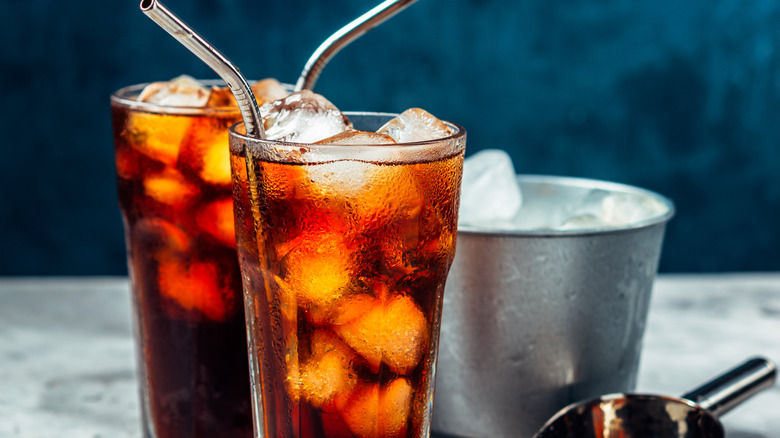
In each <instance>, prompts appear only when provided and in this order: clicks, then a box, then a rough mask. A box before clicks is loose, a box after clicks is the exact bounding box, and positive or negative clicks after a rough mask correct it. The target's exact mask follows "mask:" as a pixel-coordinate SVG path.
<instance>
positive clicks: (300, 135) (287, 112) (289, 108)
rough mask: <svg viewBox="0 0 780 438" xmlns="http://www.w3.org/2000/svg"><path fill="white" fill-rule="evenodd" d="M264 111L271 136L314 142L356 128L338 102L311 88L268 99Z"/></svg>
mask: <svg viewBox="0 0 780 438" xmlns="http://www.w3.org/2000/svg"><path fill="white" fill-rule="evenodd" d="M260 113H261V114H262V116H263V125H264V126H265V135H266V138H267V139H269V140H280V141H287V142H295V143H314V142H316V141H318V140H322V139H325V138H328V137H331V136H333V135H336V134H339V133H341V132H344V131H347V130H349V129H351V128H352V124H351V123H350V122H349V120H348V119H347V117H346V116H344V114H342V113H341V111H339V110H338V108H336V106H335V105H333V104H332V103H330V101H328V100H327V99H325V98H324V97H323V96H321V95H319V94H315V93H313V92H312V91H310V90H302V91H298V92H295V93H292V94H290V95H288V96H287V97H285V98H284V99H280V100H276V101H274V102H269V103H266V104H265V105H263V106H262V107H261V108H260Z"/></svg>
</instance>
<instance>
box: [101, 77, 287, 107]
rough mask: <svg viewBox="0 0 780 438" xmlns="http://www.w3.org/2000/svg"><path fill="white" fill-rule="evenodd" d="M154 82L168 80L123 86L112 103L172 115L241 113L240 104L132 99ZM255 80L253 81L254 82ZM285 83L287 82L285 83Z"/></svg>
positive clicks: (213, 81)
mask: <svg viewBox="0 0 780 438" xmlns="http://www.w3.org/2000/svg"><path fill="white" fill-rule="evenodd" d="M196 80H197V81H198V82H200V83H201V84H203V85H204V86H206V87H211V86H221V87H226V86H227V84H225V82H224V81H222V80H220V79H196ZM154 82H166V81H152V82H142V83H139V84H133V85H128V86H126V87H122V88H120V89H118V90H116V91H114V92H113V93H111V103H112V104H116V105H119V106H122V107H126V108H130V109H133V110H137V111H143V112H147V113H155V114H170V115H180V116H187V115H211V114H234V113H235V114H241V111H240V109H239V108H238V106H176V105H160V104H157V103H151V102H139V101H137V100H135V99H131V98H130V96H133V95H136V96H137V95H138V94H139V93H140V92H141V90H143V89H144V88H145V87H146V86H147V85H150V84H153V83H154ZM252 82H254V81H251V82H250V83H252ZM283 85H285V84H283Z"/></svg>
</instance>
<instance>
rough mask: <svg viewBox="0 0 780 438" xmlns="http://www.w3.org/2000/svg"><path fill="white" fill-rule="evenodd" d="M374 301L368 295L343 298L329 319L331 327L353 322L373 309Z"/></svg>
mask: <svg viewBox="0 0 780 438" xmlns="http://www.w3.org/2000/svg"><path fill="white" fill-rule="evenodd" d="M375 303H376V299H375V298H374V297H372V296H371V295H369V294H354V295H350V296H347V297H344V299H342V300H341V301H340V302H339V303H338V306H337V309H336V311H335V312H334V314H333V315H332V317H331V323H332V324H333V325H342V324H347V323H350V322H352V321H354V320H355V319H357V318H360V317H361V316H363V315H365V314H366V313H368V312H369V311H370V310H371V309H373V307H374V305H375Z"/></svg>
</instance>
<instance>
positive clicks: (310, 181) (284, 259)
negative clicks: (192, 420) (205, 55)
mask: <svg viewBox="0 0 780 438" xmlns="http://www.w3.org/2000/svg"><path fill="white" fill-rule="evenodd" d="M232 160H233V166H234V169H235V170H236V174H240V173H242V169H243V168H244V166H245V162H244V159H243V158H242V157H239V156H234V157H232ZM462 160H463V156H462V155H455V156H452V157H449V158H446V159H443V160H440V161H434V162H424V163H409V164H401V165H380V164H370V163H352V164H354V166H355V167H354V168H350V169H345V168H344V167H339V166H340V164H334V163H327V164H322V165H320V164H315V165H306V166H302V165H291V164H283V163H268V162H261V161H258V162H255V163H253V166H250V167H253V168H254V169H255V172H256V174H255V175H254V177H255V178H256V181H257V182H256V183H254V184H251V185H250V184H247V179H246V178H242V180H239V181H237V182H238V184H236V187H238V188H239V189H237V190H236V191H235V192H234V196H235V202H236V203H237V205H239V206H241V207H239V209H238V210H239V213H240V214H239V215H238V219H239V220H238V223H239V224H242V225H240V229H239V230H237V236H238V244H239V254H240V257H241V263H242V269H243V272H244V281H245V283H244V288H245V290H247V291H248V293H249V296H250V300H251V306H252V308H253V311H252V314H251V315H249V319H248V321H249V324H250V327H249V330H251V331H252V332H253V333H254V336H255V337H256V339H257V340H258V341H257V343H256V344H257V345H255V351H254V352H253V353H254V354H256V355H257V357H258V360H257V361H255V363H258V364H261V366H257V367H255V369H254V370H253V372H254V373H255V380H256V381H257V382H262V396H263V407H264V409H265V433H266V436H272V437H295V438H299V437H305V438H309V437H311V438H315V437H316V438H322V437H329V438H342V437H343V438H353V437H359V438H400V437H418V436H422V435H424V434H425V433H426V432H427V427H428V426H427V418H429V412H428V410H429V408H430V403H431V400H432V384H433V379H432V371H433V370H432V366H433V363H434V361H435V352H436V345H435V344H436V340H437V339H438V331H439V325H438V321H439V320H440V312H441V302H442V301H441V300H442V293H443V289H444V280H445V278H446V276H447V272H448V270H449V266H450V263H451V260H452V257H453V255H454V250H455V248H454V247H455V230H456V219H455V218H456V215H455V213H456V211H457V199H458V187H459V186H460V184H459V182H460V169H461V166H462ZM341 164H343V163H341ZM344 172H353V173H351V174H350V175H351V176H355V175H363V176H365V178H367V180H365V181H362V182H361V183H360V184H358V185H359V186H361V188H359V189H357V190H356V191H354V192H351V191H350V189H345V188H344V187H340V185H341V183H342V182H343V181H346V180H348V176H349V175H347V173H344ZM329 175H331V176H333V178H332V179H329V177H328V176H329ZM244 176H245V175H244ZM368 180H370V181H368ZM259 358H262V359H259ZM261 368H262V369H261Z"/></svg>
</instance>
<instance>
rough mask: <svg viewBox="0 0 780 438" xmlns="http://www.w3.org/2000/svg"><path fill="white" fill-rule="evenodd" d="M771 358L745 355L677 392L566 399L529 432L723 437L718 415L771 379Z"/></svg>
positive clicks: (613, 437) (569, 437)
mask: <svg viewBox="0 0 780 438" xmlns="http://www.w3.org/2000/svg"><path fill="white" fill-rule="evenodd" d="M776 373H777V370H776V367H775V364H774V363H772V362H771V361H769V360H767V359H763V358H753V359H749V360H748V361H746V362H745V363H743V364H742V365H739V366H737V367H736V368H733V369H731V370H729V371H727V372H726V373H724V374H722V375H720V376H718V377H716V378H714V379H713V380H711V381H709V382H707V383H705V384H703V385H701V386H699V387H698V388H696V389H693V390H691V391H690V392H688V393H686V394H684V395H683V396H682V397H680V398H677V397H667V396H662V395H642V394H611V395H606V396H603V397H600V398H597V399H593V400H588V401H584V402H579V403H575V404H573V405H570V406H568V407H566V408H564V409H563V410H561V411H560V412H558V413H557V414H556V415H555V416H553V417H552V418H551V419H550V421H548V422H547V424H545V425H544V426H543V427H542V429H541V430H540V431H539V432H538V433H537V434H536V435H535V438H575V437H576V438H591V437H594V438H595V437H598V438H617V437H620V438H645V437H648V438H649V437H655V438H673V437H684V438H694V437H708V438H722V437H724V435H725V434H724V431H723V426H722V425H721V424H720V421H719V420H718V417H719V416H721V415H723V414H725V413H726V412H728V411H730V410H731V409H732V408H734V407H735V406H737V405H738V404H740V403H741V402H743V401H744V400H746V399H747V398H749V397H751V396H752V395H754V394H756V393H757V392H759V391H761V390H763V389H766V388H768V387H770V386H772V384H773V383H774V380H775V375H776Z"/></svg>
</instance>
